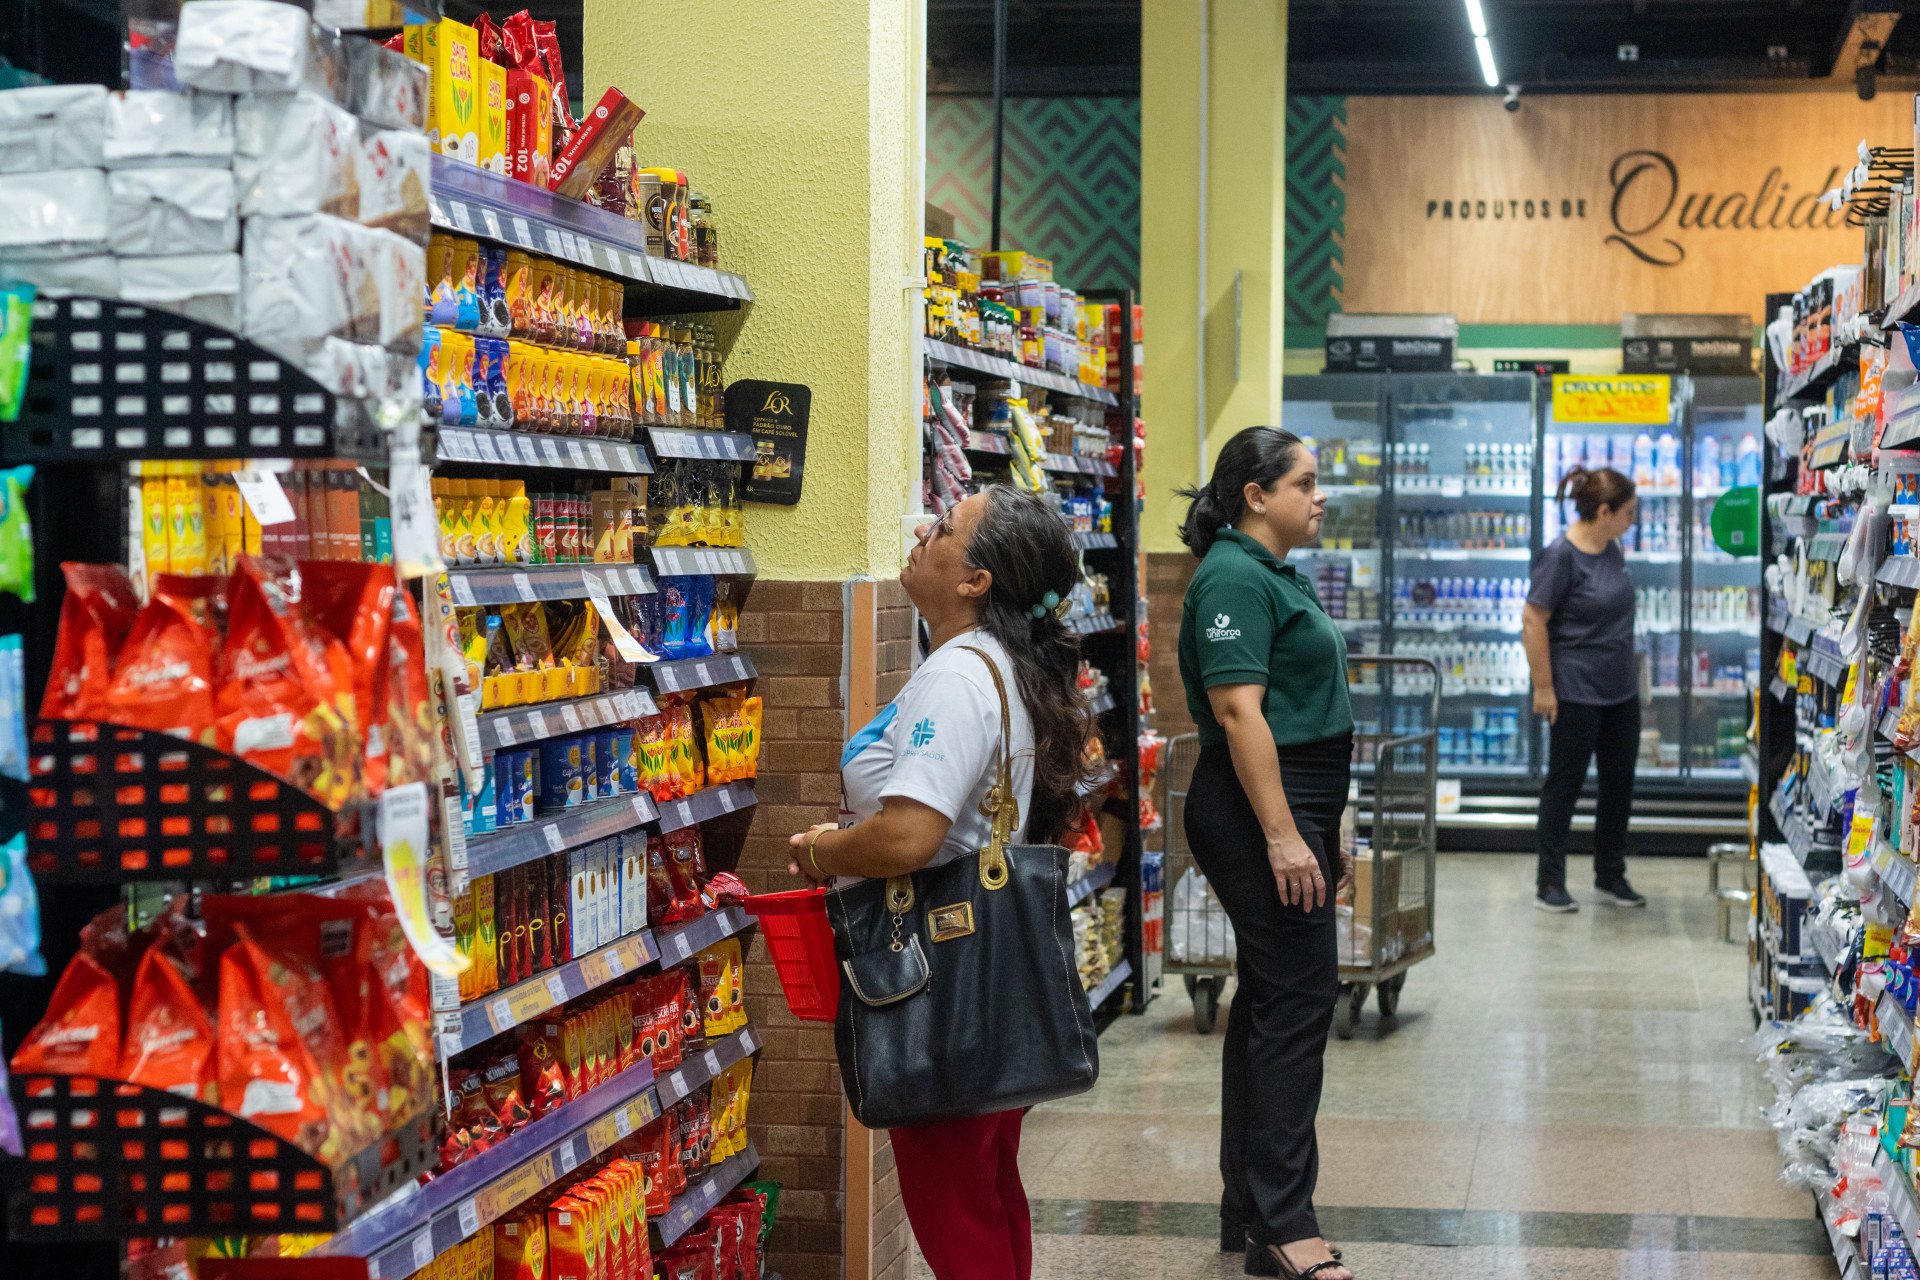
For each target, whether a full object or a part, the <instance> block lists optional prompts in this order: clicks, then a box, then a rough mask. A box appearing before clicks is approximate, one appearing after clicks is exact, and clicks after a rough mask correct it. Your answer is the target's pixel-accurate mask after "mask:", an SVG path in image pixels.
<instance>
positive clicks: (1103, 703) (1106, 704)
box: [1088, 689, 1114, 716]
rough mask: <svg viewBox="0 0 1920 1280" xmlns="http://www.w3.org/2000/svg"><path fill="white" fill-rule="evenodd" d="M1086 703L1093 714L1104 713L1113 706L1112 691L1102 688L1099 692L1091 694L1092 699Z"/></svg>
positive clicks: (1100, 714) (1099, 714)
mask: <svg viewBox="0 0 1920 1280" xmlns="http://www.w3.org/2000/svg"><path fill="white" fill-rule="evenodd" d="M1088 705H1089V706H1091V707H1092V708H1093V714H1095V715H1097V716H1103V715H1105V714H1106V713H1107V712H1109V711H1111V710H1113V707H1114V702H1113V693H1112V691H1110V690H1107V689H1102V690H1101V691H1100V692H1099V693H1096V694H1094V695H1093V700H1092V702H1090V703H1089V704H1088Z"/></svg>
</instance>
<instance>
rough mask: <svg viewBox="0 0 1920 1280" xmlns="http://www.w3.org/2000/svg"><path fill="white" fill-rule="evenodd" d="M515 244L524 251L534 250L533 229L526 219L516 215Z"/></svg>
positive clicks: (514, 225)
mask: <svg viewBox="0 0 1920 1280" xmlns="http://www.w3.org/2000/svg"><path fill="white" fill-rule="evenodd" d="M513 242H514V243H515V244H517V245H519V246H520V247H521V248H522V249H531V248H533V229H532V228H531V227H529V226H528V225H527V220H526V219H525V218H522V217H519V216H518V215H516V216H515V217H514V219H513Z"/></svg>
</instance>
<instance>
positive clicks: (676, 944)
mask: <svg viewBox="0 0 1920 1280" xmlns="http://www.w3.org/2000/svg"><path fill="white" fill-rule="evenodd" d="M683 805H684V802H683ZM673 954H674V957H675V958H676V959H680V960H685V959H686V958H687V957H688V956H690V955H692V954H693V944H691V943H689V942H688V941H687V935H686V934H684V933H676V934H674V935H673Z"/></svg>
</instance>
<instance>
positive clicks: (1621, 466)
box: [1535, 378, 1690, 779]
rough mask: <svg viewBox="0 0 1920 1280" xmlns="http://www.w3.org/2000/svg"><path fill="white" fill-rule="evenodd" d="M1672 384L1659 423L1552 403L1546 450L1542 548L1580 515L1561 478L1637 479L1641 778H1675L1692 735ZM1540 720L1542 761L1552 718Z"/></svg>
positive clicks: (1680, 447) (1680, 454) (1679, 428)
mask: <svg viewBox="0 0 1920 1280" xmlns="http://www.w3.org/2000/svg"><path fill="white" fill-rule="evenodd" d="M1674 382H1675V394H1674V395H1673V396H1672V397H1671V398H1670V400H1669V414H1668V420H1667V422H1666V423H1664V424H1660V425H1647V426H1638V427H1623V426H1619V425H1613V424H1604V425H1603V424H1594V423H1584V422H1561V421H1558V420H1557V419H1555V417H1554V416H1553V408H1552V403H1551V401H1549V402H1548V405H1547V408H1546V413H1545V414H1544V417H1545V419H1546V430H1545V432H1544V434H1543V436H1542V438H1541V447H1540V473H1541V480H1542V485H1541V488H1542V493H1543V502H1542V510H1541V520H1540V539H1541V545H1542V546H1544V545H1546V544H1547V543H1549V542H1552V541H1553V540H1554V539H1555V538H1557V537H1559V536H1560V534H1561V533H1562V532H1563V531H1564V530H1565V529H1566V527H1567V525H1568V524H1569V523H1570V522H1572V521H1573V519H1574V518H1575V512H1574V509H1573V503H1571V502H1566V503H1561V502H1558V501H1556V500H1555V498H1554V493H1555V491H1556V490H1557V489H1558V488H1559V486H1560V480H1561V478H1562V477H1563V476H1565V475H1566V474H1567V472H1568V471H1570V470H1572V469H1573V468H1574V467H1576V466H1584V467H1587V468H1588V469H1589V470H1591V469H1594V468H1598V467H1611V468H1613V470H1615V471H1618V472H1620V473H1621V474H1623V475H1627V476H1631V477H1633V480H1634V483H1635V486H1636V488H1637V490H1638V492H1639V497H1640V518H1639V521H1638V523H1637V524H1636V525H1635V526H1634V527H1633V528H1631V529H1629V530H1628V531H1627V533H1626V536H1625V537H1623V538H1621V539H1620V545H1621V547H1622V548H1623V549H1624V550H1625V551H1626V554H1627V571H1628V572H1629V573H1630V574H1631V575H1632V577H1633V583H1634V650H1635V652H1636V653H1637V654H1639V655H1640V656H1641V657H1642V658H1644V660H1645V662H1646V667H1647V673H1648V676H1649V678H1650V680H1651V683H1652V687H1653V703H1652V705H1651V706H1650V707H1649V708H1648V709H1647V711H1646V713H1645V715H1644V716H1643V718H1642V720H1641V726H1640V758H1639V769H1638V776H1639V777H1641V778H1643V779H1650V778H1678V777H1679V776H1680V768H1681V763H1682V752H1683V747H1684V744H1685V742H1686V739H1687V735H1686V727H1687V725H1686V722H1687V711H1686V693H1687V685H1686V683H1685V679H1684V673H1683V671H1682V668H1683V666H1684V665H1685V664H1684V663H1683V662H1682V660H1681V656H1682V654H1683V653H1685V651H1686V643H1685V642H1686V637H1685V635H1684V628H1685V625H1686V610H1685V602H1686V569H1687V563H1686V562H1687V549H1688V540H1689V537H1690V530H1689V529H1688V526H1687V517H1688V503H1687V496H1686V489H1687V485H1686V483H1685V482H1686V479H1687V471H1688V462H1687V457H1686V451H1685V447H1684V441H1685V436H1686V427H1685V413H1684V403H1683V401H1684V398H1685V396H1684V390H1683V382H1684V380H1683V379H1679V378H1676V379H1675V380H1674ZM1535 719H1536V721H1537V723H1538V725H1539V731H1538V732H1539V740H1540V743H1541V747H1540V758H1541V760H1542V761H1544V760H1545V759H1546V740H1547V723H1546V721H1545V720H1542V719H1539V718H1538V717H1535Z"/></svg>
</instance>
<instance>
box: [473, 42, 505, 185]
mask: <svg viewBox="0 0 1920 1280" xmlns="http://www.w3.org/2000/svg"><path fill="white" fill-rule="evenodd" d="M478 62H479V67H480V167H481V168H482V169H491V170H493V172H495V173H498V174H501V175H503V176H504V175H505V174H506V172H507V69H506V68H505V67H503V66H501V65H500V64H499V63H497V62H490V61H488V60H487V59H485V58H481V59H479V60H478Z"/></svg>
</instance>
